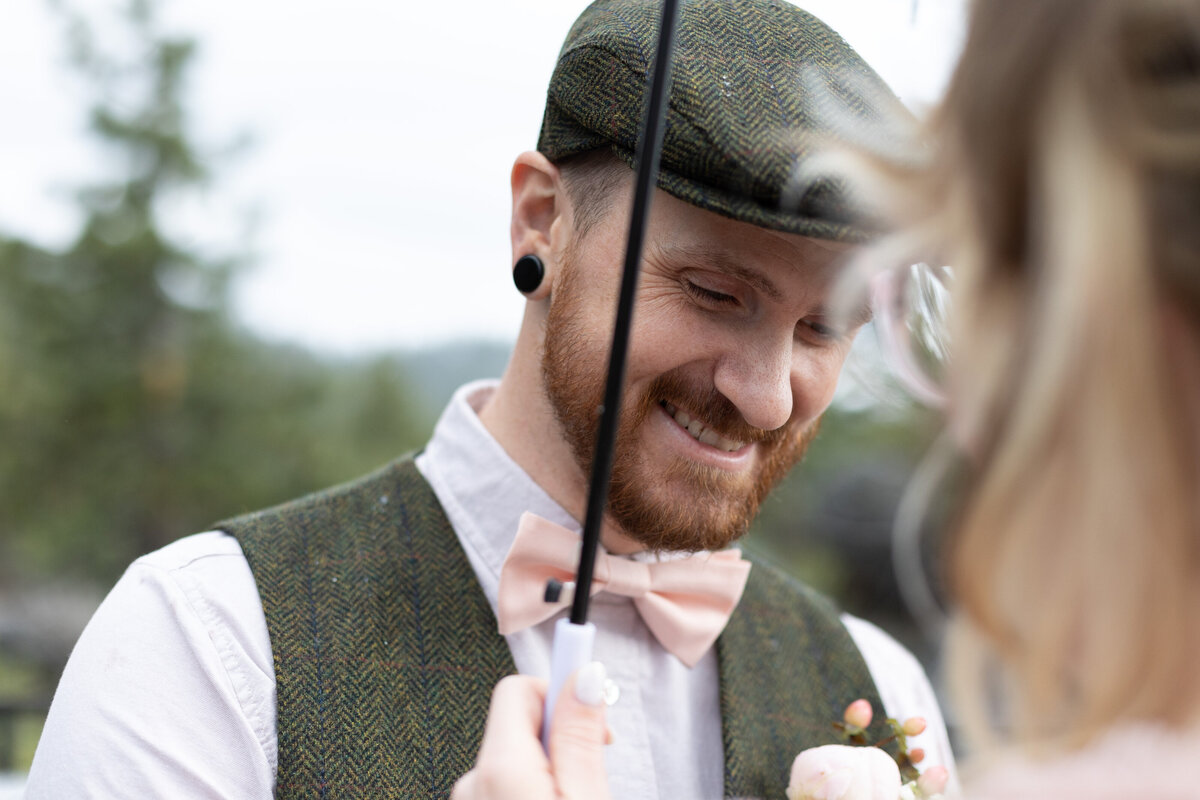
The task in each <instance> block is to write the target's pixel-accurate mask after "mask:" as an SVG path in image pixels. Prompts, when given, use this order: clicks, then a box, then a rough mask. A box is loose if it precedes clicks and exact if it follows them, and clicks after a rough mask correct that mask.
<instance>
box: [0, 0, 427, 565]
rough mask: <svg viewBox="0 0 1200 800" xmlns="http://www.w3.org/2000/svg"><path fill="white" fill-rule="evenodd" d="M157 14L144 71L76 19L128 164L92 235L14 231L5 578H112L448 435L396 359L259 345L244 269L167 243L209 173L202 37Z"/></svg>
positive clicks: (2, 295)
mask: <svg viewBox="0 0 1200 800" xmlns="http://www.w3.org/2000/svg"><path fill="white" fill-rule="evenodd" d="M153 12H154V7H153V6H152V5H151V4H149V3H146V2H134V3H132V4H131V5H130V7H129V9H128V11H127V14H126V16H125V18H124V21H125V27H127V28H128V29H129V31H130V32H131V33H132V41H133V42H135V43H136V46H135V47H133V48H132V49H131V50H129V51H124V50H123V51H122V55H123V57H124V58H125V59H126V60H125V61H120V60H116V59H110V58H108V57H107V56H106V55H104V54H103V53H102V49H101V47H100V46H99V45H98V44H97V43H96V42H95V41H93V40H92V38H91V37H90V35H89V30H90V29H89V28H88V27H87V26H86V25H85V24H83V23H82V22H80V21H79V20H75V21H74V22H73V25H72V30H73V39H74V42H75V49H74V55H75V62H76V63H77V64H78V66H79V67H80V68H81V71H82V72H83V73H84V74H86V75H88V76H90V79H91V81H92V89H93V94H94V95H95V96H96V97H97V98H98V99H97V101H96V105H95V107H94V108H93V109H92V111H91V114H90V119H91V123H92V130H93V131H94V133H95V135H96V136H97V137H98V138H99V140H100V141H102V142H103V143H105V144H106V145H107V147H108V149H109V151H110V152H111V153H112V154H113V164H114V166H115V170H116V173H117V175H116V177H115V178H114V179H112V180H111V181H109V182H106V183H102V184H99V185H95V186H89V187H86V188H85V189H84V190H82V191H81V192H80V193H79V202H80V204H81V207H82V208H83V210H84V212H85V215H86V216H85V220H84V222H83V224H82V227H81V230H80V231H79V234H78V236H77V237H76V238H75V241H74V242H73V243H72V244H71V245H70V246H69V247H67V248H66V249H65V250H63V251H62V252H50V251H47V250H44V249H41V248H38V247H35V246H33V245H31V244H29V243H26V242H23V241H21V240H19V239H2V238H0V385H2V386H4V387H5V391H4V392H3V393H0V441H2V442H3V443H4V446H3V447H2V448H0V509H2V510H3V511H2V516H0V580H3V579H5V578H7V579H8V580H12V579H14V578H15V577H16V576H17V575H21V576H23V577H29V576H30V575H34V576H36V575H38V574H42V575H47V574H52V573H53V574H58V575H68V576H76V577H79V578H83V579H89V580H92V581H96V582H99V583H101V584H106V583H109V582H111V581H112V580H113V579H115V577H116V576H117V575H119V573H120V571H121V570H122V569H123V568H124V567H125V566H126V565H127V564H128V563H129V561H131V560H132V559H133V558H135V557H136V556H138V555H139V554H141V553H143V552H146V551H148V550H151V549H154V548H156V547H159V546H161V545H162V544H164V543H166V542H168V541H171V540H172V539H175V538H177V537H179V536H181V535H184V534H187V533H190V532H194V531H196V530H201V529H203V528H204V527H205V526H207V525H209V524H211V523H212V522H214V521H216V520H218V519H220V518H223V517H225V516H228V515H231V514H234V513H237V512H240V511H244V510H249V509H252V508H256V507H261V506H265V505H269V504H272V503H276V502H280V501H282V500H285V499H287V498H289V497H291V496H295V495H297V494H301V493H303V492H305V491H309V490H313V489H316V488H318V487H321V486H323V485H327V484H330V483H335V482H338V481H341V480H345V479H348V478H350V477H352V476H353V475H355V474H357V473H358V472H361V471H363V470H365V469H367V468H370V467H373V466H375V465H376V464H378V463H381V462H383V461H385V460H387V459H389V458H391V457H394V456H395V455H396V454H398V453H399V452H401V451H403V450H404V449H408V448H412V447H414V446H416V445H417V444H419V443H420V442H421V441H422V440H423V439H424V437H425V435H426V434H427V432H428V427H429V421H430V416H429V414H428V412H427V411H426V410H425V409H424V407H422V406H419V405H418V404H417V402H416V401H415V400H414V399H413V396H412V394H411V393H410V392H409V390H408V387H407V386H406V383H405V379H404V377H403V375H402V372H401V370H400V369H398V364H397V363H396V362H394V361H388V360H376V361H368V362H326V361H322V360H319V359H317V358H316V357H314V356H312V355H310V354H307V353H305V352H302V351H299V350H296V349H293V348H288V347H282V346H270V345H266V344H263V343H261V342H259V341H257V340H255V339H254V338H252V337H251V336H249V335H248V334H246V333H245V332H243V331H241V330H240V329H239V328H237V327H236V326H235V325H233V324H232V323H231V321H230V320H229V316H228V313H227V309H228V296H227V287H228V283H229V279H230V276H231V275H232V273H233V270H234V269H235V268H236V267H237V266H238V262H237V260H236V259H233V258H214V257H211V256H208V255H206V254H204V253H201V252H196V251H194V250H189V249H187V248H185V247H183V246H181V245H179V244H178V243H177V242H175V241H173V240H172V238H171V237H170V235H169V234H168V233H166V232H165V230H164V228H163V226H162V224H161V220H160V208H161V207H162V205H163V203H164V201H165V200H168V199H171V198H172V197H174V196H176V195H178V194H180V193H183V192H187V191H190V190H194V189H196V188H197V187H198V186H199V185H200V184H201V183H202V182H203V181H205V180H207V179H208V175H209V168H208V166H207V163H206V160H207V159H206V156H205V155H204V154H203V153H202V152H201V151H200V150H199V149H198V148H197V146H196V145H195V144H194V143H193V142H192V141H191V139H190V138H189V133H188V125H187V115H186V110H185V107H184V105H183V103H182V100H181V92H182V88H183V81H184V77H185V74H186V70H187V67H188V64H189V62H190V60H191V58H192V56H193V53H194V46H193V44H192V43H191V42H189V41H182V40H177V39H172V38H169V37H166V36H164V35H162V34H161V33H160V32H159V30H158V27H157V22H156V18H155V16H154V13H153Z"/></svg>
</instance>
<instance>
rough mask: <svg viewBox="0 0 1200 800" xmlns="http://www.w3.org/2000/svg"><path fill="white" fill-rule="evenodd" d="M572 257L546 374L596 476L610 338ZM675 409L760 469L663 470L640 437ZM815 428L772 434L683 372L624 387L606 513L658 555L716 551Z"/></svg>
mask: <svg viewBox="0 0 1200 800" xmlns="http://www.w3.org/2000/svg"><path fill="white" fill-rule="evenodd" d="M572 261H573V259H571V258H570V254H566V255H565V256H564V258H562V259H561V260H560V270H561V271H560V275H559V278H558V281H557V282H556V286H555V292H554V294H555V298H554V301H553V302H551V304H550V310H549V312H548V313H547V318H546V328H545V339H544V342H545V344H544V348H543V353H542V373H543V380H544V382H545V390H546V394H547V397H548V398H549V400H550V404H551V406H552V407H553V409H554V414H555V417H556V418H557V419H558V423H559V425H560V426H561V427H562V432H563V436H564V438H565V439H566V441H567V443H568V444H569V445H570V447H571V451H572V454H573V455H574V457H575V461H576V463H577V464H578V465H579V468H580V470H581V472H582V474H583V475H584V476H590V475H591V469H592V460H593V454H594V452H595V446H596V433H597V430H598V428H599V423H600V418H599V414H598V412H597V410H598V409H599V408H600V407H601V406H602V405H603V402H604V384H605V380H606V377H607V369H606V367H607V361H608V349H609V345H610V341H609V339H608V338H605V339H604V340H603V341H596V340H594V339H593V338H592V337H589V335H588V334H587V332H586V331H585V330H584V329H583V327H582V325H581V320H582V317H581V315H580V314H579V313H578V311H579V307H580V305H581V303H580V298H579V295H578V293H577V292H576V291H574V287H573V284H574V283H575V281H574V272H575V270H574V269H573V265H572V263H570V262H572ZM663 403H670V404H671V405H673V406H674V407H675V408H677V409H680V410H683V411H686V412H687V413H688V414H690V415H691V416H692V417H693V418H696V419H700V420H703V421H704V423H705V425H706V426H709V427H712V428H714V429H715V430H716V431H717V432H718V433H719V434H720V435H721V436H723V437H725V438H727V439H732V440H734V441H739V442H754V443H755V445H754V446H755V448H756V449H757V453H756V464H755V467H754V468H753V469H751V470H748V471H746V472H743V473H732V472H729V471H727V470H723V469H720V468H717V467H713V466H710V465H707V464H700V463H697V462H695V461H692V460H690V459H685V458H680V457H675V458H673V459H672V460H671V461H670V462H669V463H668V465H667V467H666V468H665V469H664V468H663V467H662V466H661V465H655V464H652V463H651V462H650V461H649V460H648V459H647V458H646V457H645V456H646V454H645V453H643V452H642V451H641V449H639V441H638V440H639V438H640V437H639V433H640V429H641V427H642V425H643V423H644V422H645V421H646V418H647V417H648V416H649V415H650V414H651V413H659V412H658V410H657V409H658V406H660V405H662V404H663ZM816 432H817V422H816V421H814V422H812V423H810V424H807V425H805V424H803V423H801V422H799V421H789V422H788V423H787V424H785V425H784V426H783V427H781V428H778V429H776V430H773V431H765V430H762V429H761V428H755V427H753V426H751V425H749V424H747V423H746V421H745V420H744V419H743V417H742V415H741V412H739V411H738V410H737V407H736V406H734V404H733V403H732V402H730V401H729V399H728V398H726V397H725V396H724V395H722V394H721V393H720V392H718V391H717V390H716V389H715V388H714V387H703V386H698V385H696V383H695V381H694V380H689V379H688V378H687V376H686V375H685V374H684V371H683V370H682V368H677V369H674V370H671V371H669V372H667V373H664V374H663V375H660V376H659V377H657V378H655V379H654V380H653V381H652V382H651V384H650V386H649V387H648V388H647V389H646V390H645V392H644V393H642V394H641V396H637V397H631V396H630V393H629V391H628V390H627V391H626V395H625V398H624V406H623V408H622V409H621V419H620V425H619V426H618V428H617V441H616V449H615V451H614V454H613V468H612V481H611V484H610V487H609V495H608V509H607V511H608V515H609V516H610V517H611V518H612V519H613V520H614V521H615V522H616V523H617V524H618V525H619V526H620V527H621V529H622V531H623V532H624V533H625V534H626V535H628V536H629V537H630V538H632V539H634V540H635V541H637V542H639V543H641V544H643V545H645V546H646V547H647V549H649V550H652V551H671V550H676V551H689V552H690V551H698V550H719V549H722V548H724V547H728V546H729V545H730V544H732V543H733V542H734V541H736V540H737V539H739V538H741V537H742V536H743V535H745V533H746V531H747V530H748V529H749V527H750V523H751V521H752V520H753V519H754V517H755V515H756V514H757V513H758V508H759V506H760V504H761V503H762V500H763V498H765V497H766V496H767V494H769V493H770V491H771V490H772V489H773V488H775V486H776V485H777V484H778V483H779V481H781V480H782V479H783V477H784V476H785V475H787V473H788V471H789V470H791V468H792V467H793V466H794V465H795V464H796V462H798V461H799V460H800V459H801V458H802V457H803V455H804V451H805V450H806V449H808V445H809V443H810V442H811V441H812V439H813V437H814V436H815V435H816Z"/></svg>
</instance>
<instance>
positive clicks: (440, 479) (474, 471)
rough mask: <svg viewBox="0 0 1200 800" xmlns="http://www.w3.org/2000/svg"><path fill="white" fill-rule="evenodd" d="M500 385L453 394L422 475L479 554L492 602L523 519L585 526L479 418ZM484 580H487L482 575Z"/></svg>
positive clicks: (482, 384) (486, 383) (475, 385)
mask: <svg viewBox="0 0 1200 800" xmlns="http://www.w3.org/2000/svg"><path fill="white" fill-rule="evenodd" d="M497 383H498V381H495V380H483V381H474V382H472V383H468V384H466V385H465V386H463V387H461V388H460V389H458V391H456V392H455V393H454V397H453V398H451V400H450V404H449V405H448V406H447V407H446V410H445V411H443V412H442V416H441V418H440V419H439V420H438V423H437V426H436V427H435V428H434V431H433V437H432V438H431V439H430V441H429V444H428V445H427V446H426V448H425V453H424V457H423V459H422V461H423V464H422V467H423V468H422V472H423V473H424V474H425V477H426V479H427V480H428V481H429V483H430V485H431V486H432V487H433V490H434V492H435V493H436V494H437V496H438V499H439V500H440V501H441V503H442V506H443V507H444V508H445V510H446V516H447V517H449V519H450V524H451V525H452V526H453V527H454V530H455V532H457V533H458V536H459V539H460V540H461V541H462V542H463V545H464V547H469V548H471V549H473V550H474V551H475V554H476V555H477V556H478V557H479V561H480V564H481V566H482V567H484V569H485V570H486V571H487V572H488V577H490V578H492V580H491V581H485V582H484V583H485V585H484V590H485V593H486V594H487V595H488V596H489V599H492V597H493V595H494V591H495V589H494V586H489V585H487V584H492V583H493V582H494V583H495V584H498V583H499V579H500V566H501V564H503V563H504V558H505V556H506V555H508V550H509V548H510V547H511V546H512V542H513V538H514V537H515V536H516V533H517V523H518V522H519V521H520V519H521V514H523V513H524V512H526V511H532V512H533V513H534V514H537V515H538V516H540V517H544V518H546V519H548V520H550V521H551V522H554V523H557V524H559V525H562V526H563V527H565V528H568V529H570V530H574V531H579V530H580V524H579V522H578V521H577V520H575V519H574V518H573V517H572V516H571V515H570V514H569V513H567V512H566V511H565V510H564V509H563V508H562V506H560V505H559V504H558V503H556V502H555V501H554V500H552V499H551V498H550V495H548V494H546V492H545V491H544V490H543V489H542V488H541V487H540V486H538V485H537V484H536V483H534V481H533V479H532V478H530V477H529V475H528V474H527V473H526V472H525V470H523V469H521V467H520V466H518V465H517V462H515V461H513V459H512V457H510V456H509V454H508V453H507V452H506V451H505V449H504V448H503V447H502V446H501V445H500V443H499V442H498V441H496V439H495V437H493V436H492V434H491V433H489V432H488V430H487V428H485V427H484V426H483V423H482V422H481V421H480V419H479V409H481V408H483V406H484V404H485V403H486V402H487V400H488V398H489V397H491V394H492V392H494V391H495V389H496V386H497ZM480 577H481V578H482V577H484V576H482V575H481V576H480Z"/></svg>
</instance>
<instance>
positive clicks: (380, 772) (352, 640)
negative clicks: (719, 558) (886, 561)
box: [219, 459, 883, 800]
mask: <svg viewBox="0 0 1200 800" xmlns="http://www.w3.org/2000/svg"><path fill="white" fill-rule="evenodd" d="M219 527H220V528H221V529H223V530H226V531H228V532H229V533H231V534H233V535H234V536H235V537H237V539H238V541H239V543H240V544H241V546H242V549H243V551H244V552H245V554H246V559H247V561H248V562H249V564H250V568H251V570H252V571H253V573H254V578H255V581H256V582H257V585H258V591H259V595H260V596H261V598H262V603H263V609H264V611H265V613H266V620H267V629H268V631H269V633H270V637H271V651H272V656H273V660H274V666H275V680H276V697H277V701H276V702H277V708H278V720H277V730H278V738H279V767H278V773H277V782H276V796H277V797H280V798H351V797H353V798H367V797H370V798H445V797H447V796H448V795H449V793H450V789H451V787H452V786H453V785H454V782H455V780H457V779H458V777H459V776H460V775H462V774H463V773H464V772H466V771H467V770H468V769H470V767H471V765H472V764H473V762H474V760H475V755H476V753H477V752H478V749H479V742H480V739H481V738H482V735H483V726H484V720H485V717H486V715H487V709H488V701H489V698H490V696H491V690H492V687H493V685H494V684H495V683H496V681H498V680H499V679H500V678H501V677H503V676H504V675H507V674H510V673H512V672H515V667H514V666H513V661H512V655H511V653H510V652H509V649H508V646H507V644H506V643H505V641H504V638H503V637H502V636H500V634H499V633H497V630H496V619H495V617H494V615H493V613H492V610H491V607H490V606H489V605H488V603H487V600H486V599H485V597H484V595H483V591H482V590H481V589H480V588H479V586H478V584H477V583H476V581H475V576H474V573H473V572H472V570H471V566H470V564H469V563H468V561H467V558H466V555H465V554H464V553H463V551H462V548H461V547H460V546H459V543H458V539H457V537H456V536H455V534H454V531H453V529H452V528H451V527H450V523H449V522H448V521H447V519H446V516H445V514H444V513H443V511H442V509H441V506H440V505H439V504H438V501H437V498H436V497H435V495H434V493H433V491H432V489H430V487H429V485H428V484H427V483H426V482H425V480H424V478H423V477H422V476H421V474H420V472H418V471H417V469H416V467H415V466H414V464H413V463H412V460H411V459H401V460H400V461H397V462H395V463H394V464H392V465H390V466H388V467H386V468H384V469H382V470H380V471H378V472H376V473H374V474H372V475H369V476H367V477H365V478H362V479H360V480H358V481H356V482H354V483H351V484H348V485H346V486H342V487H338V488H335V489H331V490H329V491H326V492H323V493H320V494H316V495H313V496H311V497H307V498H303V499H300V500H297V501H295V502H292V503H289V504H287V505H284V506H281V507H279V508H274V509H270V510H267V511H262V512H259V513H256V514H251V515H249V516H245V517H241V518H238V519H235V520H232V521H229V522H225V523H222V524H221V525H220V526H219ZM717 652H718V658H719V662H720V674H721V713H722V726H723V739H724V744H725V794H726V796H727V797H739V798H740V797H761V798H769V799H770V800H783V797H784V787H785V786H786V784H787V779H788V772H789V769H790V768H791V762H792V759H793V758H794V757H795V755H796V754H797V753H798V752H799V751H800V750H802V749H804V748H806V747H812V746H815V745H819V744H828V743H830V742H832V741H834V739H835V736H834V731H833V728H832V722H833V721H834V720H837V719H840V718H841V713H842V710H843V709H844V708H845V706H846V705H847V704H848V703H849V702H851V701H852V700H854V699H855V698H858V697H866V698H868V699H870V700H871V702H872V703H873V704H874V705H875V706H876V707H877V708H878V707H880V703H879V697H878V693H877V691H876V689H875V685H874V683H873V681H872V679H871V676H870V674H869V672H868V671H867V667H866V665H865V664H864V662H863V660H862V657H861V656H860V655H859V653H858V651H857V650H856V649H855V647H854V643H853V641H852V640H851V638H850V636H849V634H847V633H846V631H845V629H844V628H843V627H842V625H841V623H840V622H839V620H838V616H837V613H836V611H835V610H834V609H833V607H832V606H830V605H829V604H828V602H827V601H825V600H824V599H822V598H821V597H819V596H818V595H816V594H815V593H813V592H812V591H810V590H809V589H807V588H805V587H804V586H802V585H800V584H798V583H796V582H795V581H792V580H790V579H788V578H785V577H783V576H782V575H781V574H779V573H778V572H776V571H775V570H773V569H771V568H770V567H768V566H766V565H764V564H757V565H756V566H755V567H754V569H753V571H752V572H751V575H750V580H749V583H748V584H747V587H746V592H745V595H744V597H743V599H742V602H741V604H740V605H739V607H738V609H737V611H736V612H735V613H734V615H733V617H732V619H731V620H730V622H729V625H728V627H727V628H726V630H725V632H724V633H723V634H722V636H721V638H720V639H719V640H718V643H717ZM879 738H883V737H882V735H881V736H880V737H879ZM617 800H620V799H619V798H617Z"/></svg>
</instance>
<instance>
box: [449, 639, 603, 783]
mask: <svg viewBox="0 0 1200 800" xmlns="http://www.w3.org/2000/svg"><path fill="white" fill-rule="evenodd" d="M604 679H605V673H604V665H603V664H600V663H599V662H595V661H593V662H592V663H591V664H588V665H586V666H584V667H582V668H580V669H579V671H578V672H576V673H575V674H574V675H572V676H571V677H570V678H569V679H568V680H567V682H566V684H565V685H564V686H563V690H562V694H561V695H560V696H559V698H558V704H557V705H556V706H555V708H554V720H553V722H552V723H551V729H550V757H549V758H547V757H546V753H545V752H544V751H543V750H542V742H541V740H540V739H539V738H538V737H539V735H540V732H541V727H542V708H543V706H544V705H545V702H546V681H544V680H541V679H538V678H530V677H527V676H524V675H512V676H509V677H507V678H505V679H504V680H502V681H500V683H498V684H496V690H495V692H493V693H492V706H491V710H490V711H488V720H487V728H486V729H485V730H484V733H483V744H482V745H481V746H480V748H479V757H478V758H477V759H476V760H475V768H474V769H472V770H471V771H470V772H468V773H467V774H466V775H463V776H462V777H461V778H459V780H458V782H457V783H456V784H454V791H453V792H452V793H451V795H450V798H451V800H610V798H609V794H608V777H607V775H606V774H605V772H604V745H605V744H607V743H608V741H609V738H610V737H609V733H608V729H607V727H606V726H605V724H604V700H603V697H604Z"/></svg>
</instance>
